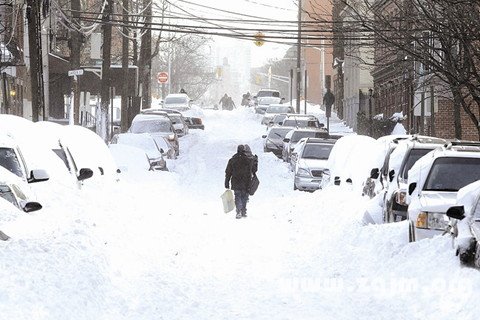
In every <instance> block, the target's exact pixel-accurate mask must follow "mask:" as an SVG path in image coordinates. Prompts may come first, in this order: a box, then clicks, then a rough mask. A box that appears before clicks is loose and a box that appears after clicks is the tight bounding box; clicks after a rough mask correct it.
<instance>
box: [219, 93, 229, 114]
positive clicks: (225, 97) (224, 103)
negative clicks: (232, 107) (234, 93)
mask: <svg viewBox="0 0 480 320" xmlns="http://www.w3.org/2000/svg"><path fill="white" fill-rule="evenodd" d="M218 104H219V105H221V106H222V110H223V109H226V108H227V104H228V94H226V93H225V94H224V95H223V97H222V98H221V99H220V101H218Z"/></svg>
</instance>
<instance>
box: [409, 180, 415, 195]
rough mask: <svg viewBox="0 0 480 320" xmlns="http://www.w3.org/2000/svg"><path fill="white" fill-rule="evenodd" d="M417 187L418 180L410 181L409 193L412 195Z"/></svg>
mask: <svg viewBox="0 0 480 320" xmlns="http://www.w3.org/2000/svg"><path fill="white" fill-rule="evenodd" d="M416 187H417V183H416V182H412V183H410V185H409V186H408V194H409V195H412V193H413V191H415V188H416Z"/></svg>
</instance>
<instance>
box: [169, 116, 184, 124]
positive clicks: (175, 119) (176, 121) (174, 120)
mask: <svg viewBox="0 0 480 320" xmlns="http://www.w3.org/2000/svg"><path fill="white" fill-rule="evenodd" d="M169 117H170V119H172V123H173V124H178V123H181V122H182V119H181V117H180V116H176V115H175V116H174V115H170V116H169Z"/></svg>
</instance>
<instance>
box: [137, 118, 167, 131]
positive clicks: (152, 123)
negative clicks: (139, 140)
mask: <svg viewBox="0 0 480 320" xmlns="http://www.w3.org/2000/svg"><path fill="white" fill-rule="evenodd" d="M130 131H131V132H133V133H150V132H171V123H170V122H169V121H165V120H156V119H152V120H142V121H134V122H133V123H132V128H131V129H130Z"/></svg>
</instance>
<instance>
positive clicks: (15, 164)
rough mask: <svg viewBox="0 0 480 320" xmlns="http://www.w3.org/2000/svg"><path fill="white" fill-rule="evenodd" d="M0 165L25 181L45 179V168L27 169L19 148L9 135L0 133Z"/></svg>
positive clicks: (47, 177)
mask: <svg viewBox="0 0 480 320" xmlns="http://www.w3.org/2000/svg"><path fill="white" fill-rule="evenodd" d="M0 167H3V168H5V169H7V170H8V171H10V172H11V173H13V174H15V175H16V176H18V177H20V178H21V179H23V181H25V182H27V183H35V182H41V181H46V180H48V179H49V176H48V174H47V172H46V171H45V170H41V169H36V170H29V169H28V167H27V164H26V162H25V159H24V158H23V155H22V152H21V151H20V148H19V147H18V145H17V144H16V143H15V140H13V139H12V138H11V137H10V136H8V135H5V134H1V135H0Z"/></svg>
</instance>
